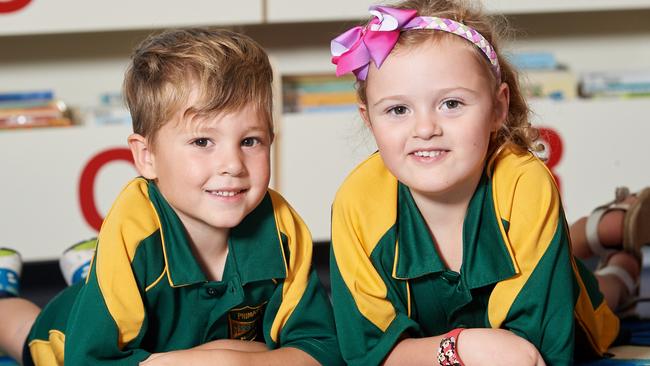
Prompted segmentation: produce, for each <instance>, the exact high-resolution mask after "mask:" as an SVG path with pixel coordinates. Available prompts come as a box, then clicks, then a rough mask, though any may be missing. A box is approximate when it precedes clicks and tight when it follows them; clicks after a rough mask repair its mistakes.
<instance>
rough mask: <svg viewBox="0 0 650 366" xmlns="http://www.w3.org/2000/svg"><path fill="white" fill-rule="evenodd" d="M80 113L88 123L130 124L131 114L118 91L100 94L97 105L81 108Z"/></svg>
mask: <svg viewBox="0 0 650 366" xmlns="http://www.w3.org/2000/svg"><path fill="white" fill-rule="evenodd" d="M81 115H82V119H83V121H84V122H85V123H86V124H88V125H95V126H108V125H127V126H130V125H131V114H130V113H129V110H128V109H127V108H126V105H124V100H123V97H122V93H120V92H112V93H103V94H100V96H99V105H96V106H92V107H87V108H83V109H82V110H81Z"/></svg>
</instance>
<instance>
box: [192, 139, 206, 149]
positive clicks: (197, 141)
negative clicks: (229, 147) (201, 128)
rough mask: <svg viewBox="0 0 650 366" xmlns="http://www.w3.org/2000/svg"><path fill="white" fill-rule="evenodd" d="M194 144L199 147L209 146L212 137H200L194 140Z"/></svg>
mask: <svg viewBox="0 0 650 366" xmlns="http://www.w3.org/2000/svg"><path fill="white" fill-rule="evenodd" d="M192 144H194V145H196V146H198V147H207V146H208V145H209V144H210V139H208V138H205V137H199V138H198V139H195V140H194V141H192Z"/></svg>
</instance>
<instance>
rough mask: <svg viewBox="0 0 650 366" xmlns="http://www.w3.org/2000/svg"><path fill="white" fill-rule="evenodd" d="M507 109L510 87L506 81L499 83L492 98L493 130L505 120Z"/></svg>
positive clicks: (497, 128)
mask: <svg viewBox="0 0 650 366" xmlns="http://www.w3.org/2000/svg"><path fill="white" fill-rule="evenodd" d="M509 109H510V87H509V86H508V84H506V83H501V85H499V88H498V89H497V92H496V95H495V98H494V124H495V125H494V131H497V130H499V129H500V128H501V126H503V124H504V123H505V122H506V118H508V110H509Z"/></svg>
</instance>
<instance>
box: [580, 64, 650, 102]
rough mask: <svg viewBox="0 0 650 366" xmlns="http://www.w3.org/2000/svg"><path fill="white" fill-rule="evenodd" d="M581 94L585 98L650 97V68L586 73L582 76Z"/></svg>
mask: <svg viewBox="0 0 650 366" xmlns="http://www.w3.org/2000/svg"><path fill="white" fill-rule="evenodd" d="M580 95H581V96H583V97H585V98H596V97H617V98H634V97H650V70H645V71H636V70H635V71H632V70H628V71H601V72H588V73H584V74H583V75H582V76H581V78H580Z"/></svg>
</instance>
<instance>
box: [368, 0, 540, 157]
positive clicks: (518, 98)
mask: <svg viewBox="0 0 650 366" xmlns="http://www.w3.org/2000/svg"><path fill="white" fill-rule="evenodd" d="M472 5H474V6H471V5H470V4H468V3H467V2H465V1H460V0H459V1H454V0H403V1H400V2H398V3H396V4H389V6H391V7H395V8H399V9H414V10H417V15H418V16H431V17H440V18H447V19H451V20H455V21H457V22H459V23H462V24H465V25H467V26H469V27H471V28H474V29H475V30H476V31H478V32H479V33H481V34H482V35H483V37H485V39H487V40H488V42H490V44H491V45H492V46H493V47H494V51H495V52H496V53H497V56H498V58H499V64H500V67H501V81H502V82H504V83H506V84H508V87H509V89H510V106H509V108H508V115H507V117H506V120H505V122H504V124H503V126H502V127H501V129H500V130H499V131H497V132H496V133H495V134H494V135H493V136H492V138H491V141H490V148H489V152H488V155H492V153H494V152H497V151H500V150H501V149H502V148H503V147H504V146H506V145H509V146H513V147H515V148H517V149H518V150H532V151H537V150H539V147H538V144H537V143H536V142H535V140H536V139H537V137H538V135H539V133H538V131H537V129H536V128H534V127H532V126H531V125H530V123H529V122H528V116H529V113H530V110H529V108H528V103H527V102H526V99H525V98H524V95H523V94H522V91H521V89H520V87H519V81H518V76H517V71H516V70H515V69H514V68H513V67H512V65H510V64H509V63H508V61H507V60H506V59H505V57H503V55H502V54H501V53H500V52H499V44H498V38H499V36H500V35H501V34H503V33H505V28H506V24H505V21H503V20H502V19H497V18H493V17H488V16H487V15H486V14H485V13H484V12H483V11H482V9H481V8H480V7H477V6H476V3H474V2H473V3H472ZM443 38H449V39H460V40H461V42H462V39H461V38H459V37H458V36H457V35H454V34H451V33H447V32H440V31H432V30H426V29H420V30H407V31H403V32H402V33H401V35H400V37H399V40H398V41H397V44H396V45H395V48H394V49H395V50H396V49H399V48H400V47H413V46H417V45H419V44H422V43H423V42H425V41H430V40H436V41H437V40H441V39H443ZM467 43H468V45H469V44H470V43H469V42H467ZM472 48H473V49H474V51H475V52H476V57H477V58H478V59H479V60H480V61H481V63H482V65H483V66H484V68H485V72H486V73H487V74H489V75H490V77H491V78H492V79H493V80H494V84H495V85H498V84H497V80H496V77H495V75H494V72H493V71H492V69H491V66H490V63H489V61H488V60H487V58H486V57H485V55H484V54H483V53H482V51H481V50H480V49H479V48H478V47H476V46H472ZM495 90H496V89H495ZM357 96H358V98H359V101H360V102H361V103H363V104H367V98H366V81H365V80H358V81H357Z"/></svg>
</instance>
